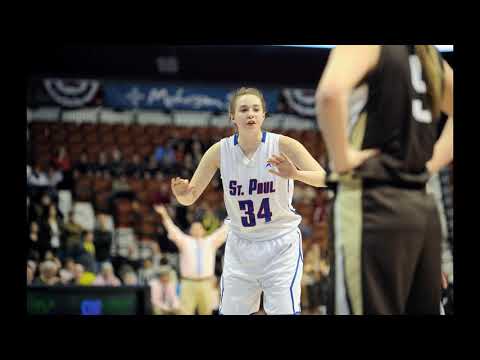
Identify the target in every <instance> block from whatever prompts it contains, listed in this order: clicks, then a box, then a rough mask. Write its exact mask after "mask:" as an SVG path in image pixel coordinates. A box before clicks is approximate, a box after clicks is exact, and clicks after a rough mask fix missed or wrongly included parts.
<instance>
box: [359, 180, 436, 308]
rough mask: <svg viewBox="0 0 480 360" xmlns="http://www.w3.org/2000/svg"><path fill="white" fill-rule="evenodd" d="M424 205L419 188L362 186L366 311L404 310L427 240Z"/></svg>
mask: <svg viewBox="0 0 480 360" xmlns="http://www.w3.org/2000/svg"><path fill="white" fill-rule="evenodd" d="M423 208H424V205H423V197H422V196H421V192H419V191H416V190H407V189H398V188H392V187H388V186H380V187H374V188H371V189H365V190H364V196H363V216H362V217H363V221H362V222H363V225H362V259H361V260H362V302H363V310H364V314H366V315H370V314H373V315H391V314H405V311H406V305H407V299H408V296H409V293H410V288H411V285H412V282H413V281H414V276H415V267H416V264H417V262H418V259H419V257H420V255H421V251H422V247H423V244H424V240H423V237H422V236H421V234H423V232H424V230H425V220H424V219H425V217H424V215H423V212H422V209H423ZM437 307H438V303H437Z"/></svg>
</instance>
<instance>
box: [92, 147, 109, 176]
mask: <svg viewBox="0 0 480 360" xmlns="http://www.w3.org/2000/svg"><path fill="white" fill-rule="evenodd" d="M111 173H112V168H111V166H110V165H109V163H108V159H107V154H106V153H105V151H100V153H99V154H98V161H97V162H96V163H95V174H96V175H97V176H104V177H107V176H108V177H109V176H110V175H111Z"/></svg>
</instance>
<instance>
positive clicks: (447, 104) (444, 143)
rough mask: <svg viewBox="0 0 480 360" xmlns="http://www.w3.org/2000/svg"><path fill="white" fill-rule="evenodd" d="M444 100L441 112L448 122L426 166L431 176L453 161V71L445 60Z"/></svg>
mask: <svg viewBox="0 0 480 360" xmlns="http://www.w3.org/2000/svg"><path fill="white" fill-rule="evenodd" d="M443 69H444V79H443V89H444V92H443V98H442V105H441V110H442V112H444V113H445V114H447V115H448V119H447V122H446V123H445V126H444V128H443V130H442V133H441V134H440V137H439V138H438V140H437V142H436V143H435V146H434V148H433V155H432V158H431V159H430V160H429V161H428V162H427V164H426V166H427V169H428V171H429V172H430V174H434V173H436V172H437V171H439V170H440V169H441V168H443V167H444V166H445V165H448V164H449V163H450V162H451V161H452V160H453V70H452V68H451V67H450V65H449V64H448V63H447V62H446V61H445V60H443Z"/></svg>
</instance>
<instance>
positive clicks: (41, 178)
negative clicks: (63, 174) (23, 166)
mask: <svg viewBox="0 0 480 360" xmlns="http://www.w3.org/2000/svg"><path fill="white" fill-rule="evenodd" d="M27 184H28V185H30V186H34V187H40V188H44V187H47V186H48V185H49V182H48V177H47V174H46V173H45V172H44V171H43V170H42V167H41V165H40V163H39V162H35V163H34V164H33V168H32V170H31V172H30V176H29V177H28V178H27Z"/></svg>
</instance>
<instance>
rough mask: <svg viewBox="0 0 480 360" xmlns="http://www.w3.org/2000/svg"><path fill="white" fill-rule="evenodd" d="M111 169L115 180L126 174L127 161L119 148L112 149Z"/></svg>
mask: <svg viewBox="0 0 480 360" xmlns="http://www.w3.org/2000/svg"><path fill="white" fill-rule="evenodd" d="M110 169H111V175H112V176H113V177H114V178H115V177H119V176H121V175H123V174H125V161H124V160H123V157H122V152H121V151H120V149H119V148H117V147H114V148H113V149H112V161H111V163H110Z"/></svg>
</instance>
